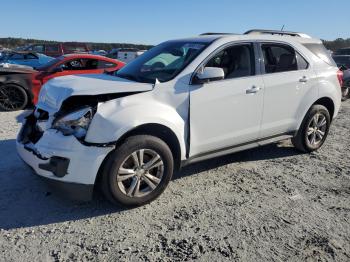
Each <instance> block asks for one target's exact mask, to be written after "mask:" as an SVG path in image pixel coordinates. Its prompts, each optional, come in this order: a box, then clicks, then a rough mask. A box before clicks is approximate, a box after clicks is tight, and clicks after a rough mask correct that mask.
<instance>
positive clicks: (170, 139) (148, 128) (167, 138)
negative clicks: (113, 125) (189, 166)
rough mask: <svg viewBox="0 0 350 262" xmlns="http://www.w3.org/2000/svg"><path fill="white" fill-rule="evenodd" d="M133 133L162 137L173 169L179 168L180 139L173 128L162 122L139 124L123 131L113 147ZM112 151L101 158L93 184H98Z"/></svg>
mask: <svg viewBox="0 0 350 262" xmlns="http://www.w3.org/2000/svg"><path fill="white" fill-rule="evenodd" d="M134 135H150V136H155V137H158V138H160V139H162V140H163V141H164V142H165V143H166V144H167V145H168V146H169V148H170V150H171V152H172V154H173V158H174V168H175V171H178V170H179V169H180V168H181V146H180V141H179V139H178V137H177V136H176V134H175V133H174V132H173V130H171V129H170V128H169V127H167V126H165V125H162V124H157V123H149V124H142V125H139V126H137V127H135V128H132V129H131V130H129V131H127V132H126V133H124V134H123V135H122V136H121V137H120V138H119V139H118V140H117V141H116V142H115V143H114V144H115V147H118V146H120V145H121V144H122V143H123V142H124V141H125V140H126V139H127V138H128V137H130V136H134ZM112 153H113V151H111V152H109V153H108V155H107V156H106V157H105V159H104V160H103V162H102V164H101V165H100V167H99V170H98V172H97V176H96V179H95V186H96V185H99V184H100V181H101V177H102V173H103V169H104V167H105V166H106V163H107V162H108V159H109V157H110V156H111V154H112Z"/></svg>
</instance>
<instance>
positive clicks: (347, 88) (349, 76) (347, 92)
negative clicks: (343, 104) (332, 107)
mask: <svg viewBox="0 0 350 262" xmlns="http://www.w3.org/2000/svg"><path fill="white" fill-rule="evenodd" d="M349 97H350V69H347V70H344V71H343V85H342V100H343V101H345V100H347V99H348V98H349Z"/></svg>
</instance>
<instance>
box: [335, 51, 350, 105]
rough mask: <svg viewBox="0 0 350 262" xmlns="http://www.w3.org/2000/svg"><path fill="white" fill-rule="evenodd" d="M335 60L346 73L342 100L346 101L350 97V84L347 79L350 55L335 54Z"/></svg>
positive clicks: (349, 69) (349, 68)
mask: <svg viewBox="0 0 350 262" xmlns="http://www.w3.org/2000/svg"><path fill="white" fill-rule="evenodd" d="M333 59H334V61H335V62H336V64H337V66H338V67H339V69H340V70H341V71H342V72H343V73H344V76H343V78H344V81H343V83H342V100H343V101H345V100H347V99H348V98H349V93H350V90H349V89H350V86H349V85H348V82H347V81H346V79H345V78H346V76H345V74H346V75H348V72H349V71H350V55H335V56H333Z"/></svg>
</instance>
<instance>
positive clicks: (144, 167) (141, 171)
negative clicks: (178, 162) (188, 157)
mask: <svg viewBox="0 0 350 262" xmlns="http://www.w3.org/2000/svg"><path fill="white" fill-rule="evenodd" d="M142 150H144V151H142ZM135 154H136V158H137V161H135V158H134V157H135ZM141 155H143V157H142V158H141V157H140V156H141ZM157 157H159V159H158V158H157ZM142 159H143V160H142ZM155 159H158V160H157V161H155V163H154V164H153V165H154V166H155V167H154V168H149V167H151V166H153V165H151V163H152V160H155ZM136 162H137V163H139V162H142V163H141V164H139V165H137V163H136ZM173 172H174V160H173V155H172V153H171V150H170V148H169V147H168V145H167V144H166V143H165V142H164V141H163V140H161V139H159V138H157V137H154V136H149V135H137V136H131V137H129V138H127V139H126V140H125V142H124V143H122V144H121V145H120V146H118V147H117V148H116V149H115V150H114V151H113V152H112V153H111V154H110V155H109V156H108V159H107V161H106V163H105V166H104V168H103V171H102V180H101V186H102V192H103V194H104V195H105V197H106V198H107V199H108V200H109V201H111V202H112V203H113V204H121V205H123V206H129V207H130V206H140V205H144V204H147V203H149V202H151V201H153V200H155V199H156V198H157V197H158V196H159V195H161V194H162V193H163V191H164V190H165V188H166V187H167V185H168V184H169V182H170V180H171V177H172V175H173ZM128 177H129V178H128ZM150 185H151V186H152V185H153V187H154V188H152V187H151V186H150ZM138 189H139V190H138Z"/></svg>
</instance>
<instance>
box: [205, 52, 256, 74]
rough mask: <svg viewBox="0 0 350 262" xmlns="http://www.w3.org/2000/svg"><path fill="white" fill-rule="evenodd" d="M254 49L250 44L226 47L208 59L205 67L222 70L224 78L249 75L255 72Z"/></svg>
mask: <svg viewBox="0 0 350 262" xmlns="http://www.w3.org/2000/svg"><path fill="white" fill-rule="evenodd" d="M254 61H255V60H254V50H253V47H252V46H251V45H236V46H231V47H228V48H226V49H224V50H222V51H220V52H219V53H217V54H216V55H215V56H214V57H213V58H211V59H210V60H209V62H208V63H207V64H206V67H219V68H222V69H223V70H224V73H225V79H230V78H237V77H245V76H251V75H254V73H255V62H254Z"/></svg>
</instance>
